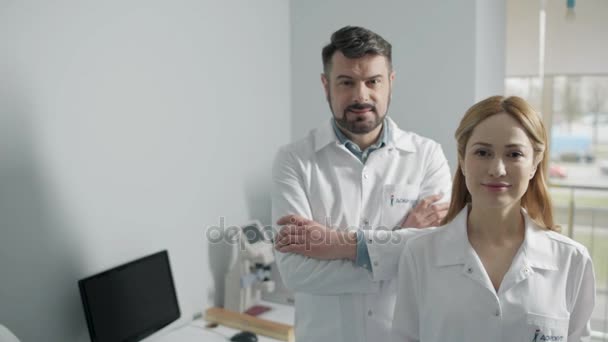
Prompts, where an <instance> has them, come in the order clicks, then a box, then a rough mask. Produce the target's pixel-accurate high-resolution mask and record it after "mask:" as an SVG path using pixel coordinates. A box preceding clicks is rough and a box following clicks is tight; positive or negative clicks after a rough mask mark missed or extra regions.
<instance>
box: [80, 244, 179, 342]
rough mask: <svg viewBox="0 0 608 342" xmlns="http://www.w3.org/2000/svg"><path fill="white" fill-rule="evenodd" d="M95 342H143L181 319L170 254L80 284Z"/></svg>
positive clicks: (161, 253)
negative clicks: (141, 341)
mask: <svg viewBox="0 0 608 342" xmlns="http://www.w3.org/2000/svg"><path fill="white" fill-rule="evenodd" d="M78 286H79V288H80V296H81V298H82V303H83V305H84V311H85V315H86V319H87V325H88V328H89V334H90V335H91V341H93V342H132V341H140V340H142V339H143V338H145V337H146V336H149V335H150V334H152V333H154V332H155V331H157V330H159V329H160V328H162V327H164V326H166V325H168V324H169V323H171V322H173V321H174V320H176V319H178V318H179V316H180V311H179V306H178V303H177V297H176V295H175V286H174V284H173V277H172V275H171V266H170V264H169V256H168V254H167V251H162V252H159V253H156V254H153V255H150V256H147V257H144V258H141V259H138V260H135V261H132V262H130V263H127V264H124V265H121V266H118V267H115V268H113V269H110V270H107V271H105V272H102V273H99V274H96V275H93V276H91V277H88V278H85V279H82V280H80V281H79V282H78Z"/></svg>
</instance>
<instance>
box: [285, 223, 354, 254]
mask: <svg viewBox="0 0 608 342" xmlns="http://www.w3.org/2000/svg"><path fill="white" fill-rule="evenodd" d="M277 224H278V225H280V226H283V227H282V228H281V229H280V230H279V233H278V234H277V236H276V237H275V242H274V247H275V248H276V250H277V251H279V252H281V253H296V254H300V255H304V256H307V257H311V258H315V259H324V260H333V259H349V260H353V261H354V260H355V257H356V255H357V247H356V246H357V233H356V232H353V231H342V230H335V229H331V228H327V227H325V226H323V225H321V224H319V223H317V222H315V221H313V220H309V219H307V218H304V217H301V216H298V215H288V216H283V217H281V218H280V219H279V220H278V221H277Z"/></svg>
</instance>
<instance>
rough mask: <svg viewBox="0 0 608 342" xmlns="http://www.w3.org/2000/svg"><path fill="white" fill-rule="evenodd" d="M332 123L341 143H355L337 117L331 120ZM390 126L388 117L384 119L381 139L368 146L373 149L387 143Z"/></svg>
mask: <svg viewBox="0 0 608 342" xmlns="http://www.w3.org/2000/svg"><path fill="white" fill-rule="evenodd" d="M331 125H332V127H333V129H334V133H335V134H336V137H337V138H338V142H339V143H340V144H341V145H346V144H348V143H351V144H355V143H354V142H353V141H352V140H350V139H349V138H348V137H347V136H346V135H345V134H344V133H343V132H342V131H341V130H340V128H339V127H338V124H337V123H336V120H335V119H332V120H331ZM389 130H390V128H389V126H388V123H387V120H386V118H385V119H384V121H383V122H382V132H381V133H380V139H378V140H377V141H376V142H374V143H373V144H372V145H371V146H370V147H368V148H373V149H378V148H380V147H382V146H384V145H386V144H387V142H388V135H389Z"/></svg>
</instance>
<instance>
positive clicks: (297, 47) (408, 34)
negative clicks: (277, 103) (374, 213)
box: [291, 0, 504, 169]
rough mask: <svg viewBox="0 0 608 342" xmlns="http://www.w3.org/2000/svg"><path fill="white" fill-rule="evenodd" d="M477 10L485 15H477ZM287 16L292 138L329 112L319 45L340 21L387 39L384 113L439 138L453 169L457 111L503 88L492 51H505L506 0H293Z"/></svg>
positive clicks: (404, 125) (459, 113)
mask: <svg viewBox="0 0 608 342" xmlns="http://www.w3.org/2000/svg"><path fill="white" fill-rule="evenodd" d="M482 2H484V4H481V5H478V3H482ZM477 12H481V13H483V15H485V16H488V17H486V18H483V20H477V19H476V18H477V15H476V13H477ZM291 22H292V46H291V56H292V59H291V60H292V67H291V70H292V113H293V121H292V131H293V137H294V138H299V137H303V136H304V135H305V134H306V133H307V132H308V131H309V130H310V129H312V128H314V127H317V126H318V125H319V124H320V123H322V122H324V121H325V120H328V119H329V118H330V115H331V113H330V112H329V108H328V105H327V103H326V101H325V96H324V94H323V91H322V87H321V83H320V78H319V77H320V76H319V75H320V73H321V71H322V62H321V49H322V47H323V46H324V45H325V44H327V43H328V42H329V38H330V35H331V33H332V32H334V31H335V30H337V29H339V28H340V27H342V26H345V25H357V26H363V27H366V28H369V29H371V30H373V31H375V32H377V33H379V34H380V35H382V36H383V37H384V38H385V39H387V40H388V41H389V42H391V44H392V45H393V66H394V68H395V70H396V74H397V77H396V80H395V84H394V88H393V101H392V104H391V108H390V110H389V115H390V116H391V117H392V118H393V119H394V120H395V121H396V122H397V123H398V124H399V125H400V126H401V128H403V129H406V130H411V131H414V132H417V133H419V134H421V135H424V136H427V137H430V138H433V139H435V140H437V141H438V142H440V143H441V144H442V145H443V148H444V151H445V153H446V156H448V159H449V160H450V164H451V166H452V169H453V167H454V165H455V164H454V163H455V160H456V152H455V146H454V143H453V142H454V138H453V135H454V130H455V129H456V126H457V125H458V122H459V121H460V119H461V117H462V115H463V114H464V112H465V111H466V109H467V108H469V107H470V106H471V105H472V104H473V103H474V102H475V101H476V100H477V99H479V98H480V97H482V96H484V97H485V96H486V95H490V94H497V93H498V94H502V91H503V90H502V89H503V83H504V79H503V77H504V63H502V64H501V63H500V61H502V60H503V59H504V57H502V59H499V60H493V58H494V57H495V56H501V54H502V55H503V56H504V0H492V1H488V0H465V1H439V0H430V1H413V0H379V1H363V0H335V1H329V2H327V1H322V0H292V2H291ZM476 30H484V31H488V33H487V34H485V35H479V36H478V35H477V34H476ZM494 36H495V37H497V38H494V40H492V39H491V38H492V37H494ZM478 41H479V43H478ZM490 42H491V43H490ZM494 68H495V69H494ZM478 74H479V77H478V76H477V75H478ZM478 84H479V86H478ZM482 84H483V86H482Z"/></svg>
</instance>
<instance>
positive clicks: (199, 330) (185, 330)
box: [154, 302, 295, 342]
mask: <svg viewBox="0 0 608 342" xmlns="http://www.w3.org/2000/svg"><path fill="white" fill-rule="evenodd" d="M261 304H262V305H265V306H269V307H271V308H272V310H270V311H267V312H265V313H263V314H261V315H259V316H258V317H260V318H264V319H268V320H271V321H275V322H279V323H285V324H293V323H294V318H295V316H294V309H293V306H289V305H283V304H275V303H269V302H263V303H261ZM205 325H207V322H206V321H205V320H203V319H199V320H195V321H192V322H191V323H190V324H187V325H185V326H182V327H180V328H178V329H175V330H173V331H171V332H169V333H167V334H165V335H163V336H161V337H159V338H158V339H155V340H154V342H195V341H196V342H225V341H230V338H231V337H232V336H234V335H235V334H236V333H238V332H239V331H238V330H235V329H232V328H228V327H224V326H218V327H217V328H205ZM276 341H277V340H275V339H273V338H270V337H266V336H261V335H258V342H276Z"/></svg>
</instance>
